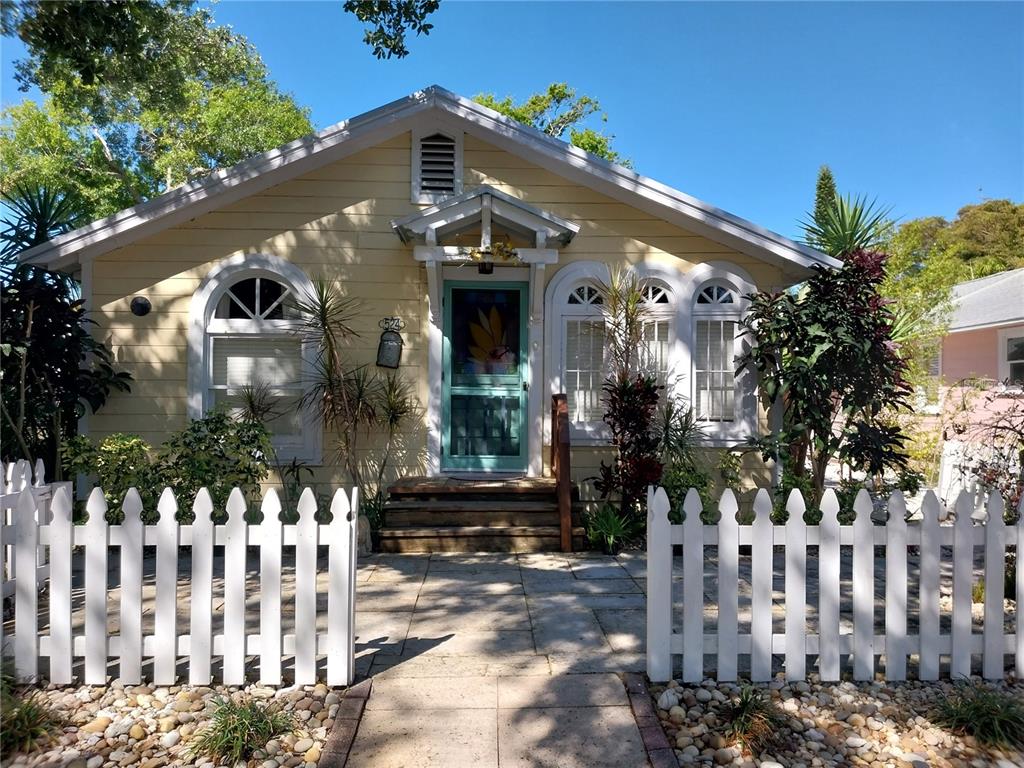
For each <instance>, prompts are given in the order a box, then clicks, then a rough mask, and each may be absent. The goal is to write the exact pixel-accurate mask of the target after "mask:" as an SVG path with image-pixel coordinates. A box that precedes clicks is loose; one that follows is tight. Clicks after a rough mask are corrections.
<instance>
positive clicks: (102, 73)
mask: <svg viewBox="0 0 1024 768" xmlns="http://www.w3.org/2000/svg"><path fill="white" fill-rule="evenodd" d="M16 11H17V12H16V13H10V14H7V16H6V17H5V32H6V33H8V34H16V35H18V36H19V37H20V38H21V39H22V40H23V41H24V42H25V45H26V47H27V49H28V53H29V55H28V57H27V58H26V59H24V60H23V61H19V62H18V63H17V77H18V78H19V80H20V81H21V83H22V86H23V87H24V88H27V87H29V86H37V87H39V88H40V89H41V90H42V91H43V92H44V93H46V94H47V100H46V102H45V103H44V104H43V105H36V104H32V103H31V102H26V103H24V104H21V105H18V106H15V107H11V108H9V109H7V110H5V112H4V114H3V125H2V129H0V158H2V159H3V161H4V175H3V178H2V180H0V188H3V189H8V188H9V187H10V186H11V185H13V184H14V183H16V182H18V181H19V180H20V181H27V182H31V183H37V184H44V185H46V186H51V187H52V186H53V182H54V181H55V180H62V181H63V187H62V188H63V189H64V190H65V191H66V192H68V193H72V192H73V193H76V194H78V196H79V197H80V198H81V199H82V201H83V203H84V204H85V205H86V207H87V209H88V213H89V214H90V215H91V216H101V215H103V214H105V213H109V212H111V211H116V210H118V209H120V208H122V207H124V206H125V205H126V204H131V203H138V202H142V201H143V200H146V199H148V198H150V197H152V196H154V195H155V194H158V193H159V192H161V191H164V190H166V189H168V188H171V187H173V186H176V185H179V184H182V183H184V182H187V181H190V180H192V179H195V178H199V177H201V176H204V175H206V174H208V173H210V172H211V171H212V170H215V169H216V168H220V167H224V166H226V165H231V164H233V163H236V162H239V161H240V160H244V159H245V158H247V157H250V156H251V155H253V154H256V153H258V152H261V151H264V150H266V149H270V148H273V147H275V146H278V145H280V144H283V143H285V142H287V141H290V140H292V139H295V138H297V137H299V136H302V135H304V134H307V133H309V132H311V130H312V125H311V124H310V122H309V116H308V112H307V110H305V109H302V108H300V107H299V106H298V105H297V104H296V103H295V102H294V100H293V99H292V97H291V96H290V95H288V94H285V93H282V92H281V91H280V90H279V89H278V88H277V86H276V85H275V84H274V83H273V81H271V80H270V79H269V77H268V74H267V71H266V67H265V66H264V64H263V62H262V61H261V60H260V57H259V55H258V54H257V53H256V51H255V49H254V48H253V47H252V45H251V44H250V43H249V42H248V41H247V40H246V39H245V38H244V37H243V36H241V35H238V34H236V33H234V32H232V31H231V30H230V28H228V27H224V26H218V25H216V24H215V23H214V20H213V17H212V15H211V13H210V12H209V11H208V10H206V9H202V8H196V7H195V6H194V4H193V3H192V2H186V1H185V0H180V1H179V0H168V2H162V3H158V2H151V1H150V2H146V1H145V0H140V2H133V3H114V2H96V3H83V2H55V3H42V2H34V1H28V2H22V3H19V4H18V5H17V6H16ZM110 27H117V29H116V30H111V29H109V28H110Z"/></svg>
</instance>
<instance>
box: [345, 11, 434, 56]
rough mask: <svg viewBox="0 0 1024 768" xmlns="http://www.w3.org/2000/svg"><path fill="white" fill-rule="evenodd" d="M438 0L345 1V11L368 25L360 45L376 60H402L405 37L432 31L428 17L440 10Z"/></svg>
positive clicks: (405, 52)
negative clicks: (409, 34) (362, 44)
mask: <svg viewBox="0 0 1024 768" xmlns="http://www.w3.org/2000/svg"><path fill="white" fill-rule="evenodd" d="M440 5H441V3H440V1H439V0H388V1H387V2H379V0H345V10H346V11H347V12H349V13H352V14H355V16H356V18H357V19H359V20H360V21H361V22H363V23H364V24H366V25H367V29H366V34H364V35H363V42H364V43H366V44H367V45H368V46H370V47H371V48H372V49H373V55H374V56H376V57H377V58H378V59H390V58H396V59H403V58H405V57H406V56H408V55H409V49H408V48H407V47H406V45H405V36H406V35H407V34H408V33H410V32H415V33H416V34H417V35H429V34H430V30H432V29H433V28H434V25H433V24H430V23H429V22H427V17H428V16H430V14H432V13H433V12H434V11H436V10H437V9H438V8H439V7H440Z"/></svg>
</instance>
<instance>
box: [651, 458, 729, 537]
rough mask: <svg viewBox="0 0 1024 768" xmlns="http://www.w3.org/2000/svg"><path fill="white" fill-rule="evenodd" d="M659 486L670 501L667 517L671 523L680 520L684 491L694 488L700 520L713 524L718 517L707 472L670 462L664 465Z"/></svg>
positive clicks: (692, 466)
mask: <svg viewBox="0 0 1024 768" xmlns="http://www.w3.org/2000/svg"><path fill="white" fill-rule="evenodd" d="M661 486H662V487H663V488H664V489H665V493H666V494H668V498H669V501H670V502H671V503H672V509H671V511H670V512H669V519H670V520H671V521H672V522H673V523H680V522H682V518H683V515H682V510H683V501H684V500H685V499H686V492H687V491H689V490H690V489H691V488H695V489H696V490H697V494H698V495H699V496H700V503H701V507H702V509H701V513H700V519H701V521H702V522H704V523H705V524H708V525H712V524H714V522H715V519H716V518H717V517H718V515H717V505H716V504H715V500H714V497H713V496H712V482H711V476H710V475H709V474H708V473H707V472H705V471H704V470H702V469H700V468H699V467H697V466H694V465H687V464H670V465H669V466H667V467H665V471H664V473H663V474H662V477H661Z"/></svg>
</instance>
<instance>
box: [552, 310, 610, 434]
mask: <svg viewBox="0 0 1024 768" xmlns="http://www.w3.org/2000/svg"><path fill="white" fill-rule="evenodd" d="M563 354H564V360H563V366H562V370H563V371H564V372H565V376H564V378H565V384H564V387H565V393H566V398H567V400H568V405H569V418H570V419H571V420H572V421H573V422H576V423H584V422H596V421H601V417H602V415H603V413H604V408H603V406H602V405H601V386H602V384H603V383H604V377H605V357H604V321H603V320H566V323H565V349H564V352H563Z"/></svg>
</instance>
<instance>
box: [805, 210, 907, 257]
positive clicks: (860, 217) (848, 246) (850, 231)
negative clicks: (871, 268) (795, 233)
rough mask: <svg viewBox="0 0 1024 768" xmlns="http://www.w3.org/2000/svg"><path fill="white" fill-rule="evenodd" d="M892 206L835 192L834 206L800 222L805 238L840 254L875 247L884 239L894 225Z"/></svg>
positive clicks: (840, 255) (812, 244)
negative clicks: (884, 205) (891, 212)
mask: <svg viewBox="0 0 1024 768" xmlns="http://www.w3.org/2000/svg"><path fill="white" fill-rule="evenodd" d="M890 210H891V209H889V208H885V209H881V208H879V207H878V206H877V204H876V202H875V201H874V200H872V201H870V202H869V201H868V200H867V199H866V198H863V197H857V198H851V197H844V196H842V195H836V197H835V201H834V202H833V204H832V205H831V206H827V207H825V208H824V210H823V211H821V212H815V215H814V216H813V217H812V218H810V219H805V220H804V221H802V222H801V226H802V227H803V230H804V241H805V242H806V243H807V244H808V245H810V246H812V247H814V248H817V249H818V250H820V251H824V252H825V253H827V254H829V255H830V256H835V257H837V258H841V257H843V256H845V255H847V254H850V253H855V252H856V251H871V250H875V249H877V248H879V247H880V246H881V245H882V243H883V242H885V240H886V237H887V235H888V233H889V231H890V229H891V228H892V225H891V223H890V221H889V218H888V217H889V212H890Z"/></svg>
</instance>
